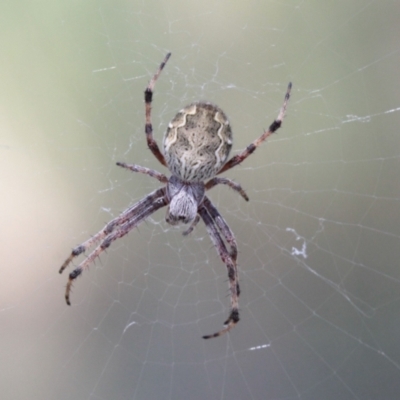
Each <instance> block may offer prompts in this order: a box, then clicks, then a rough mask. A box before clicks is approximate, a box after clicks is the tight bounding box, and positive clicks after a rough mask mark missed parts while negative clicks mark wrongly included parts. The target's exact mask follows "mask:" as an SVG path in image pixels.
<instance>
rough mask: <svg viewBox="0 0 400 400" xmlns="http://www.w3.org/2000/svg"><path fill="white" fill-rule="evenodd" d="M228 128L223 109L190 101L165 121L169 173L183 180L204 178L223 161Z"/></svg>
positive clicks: (229, 134) (229, 142) (229, 139)
mask: <svg viewBox="0 0 400 400" xmlns="http://www.w3.org/2000/svg"><path fill="white" fill-rule="evenodd" d="M231 147H232V130H231V127H230V125H229V121H228V118H227V117H226V115H225V113H224V112H223V111H222V110H221V109H220V108H219V107H217V106H215V105H213V104H210V103H193V104H190V105H189V106H187V107H185V108H184V109H182V110H181V111H179V112H178V114H177V115H176V116H175V118H174V119H173V120H172V121H171V122H170V123H169V125H168V129H167V131H166V133H165V136H164V156H165V159H166V161H167V164H168V168H169V170H170V171H171V173H172V174H173V175H175V176H177V177H179V178H180V179H182V180H183V181H186V182H188V181H196V182H199V181H204V180H206V179H209V178H212V177H213V176H215V175H216V174H217V173H218V171H219V170H220V169H221V168H222V166H223V165H224V164H225V162H226V160H227V158H228V156H229V152H230V150H231Z"/></svg>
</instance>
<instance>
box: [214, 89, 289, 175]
mask: <svg viewBox="0 0 400 400" xmlns="http://www.w3.org/2000/svg"><path fill="white" fill-rule="evenodd" d="M291 90H292V83H291V82H290V83H289V85H288V88H287V91H286V94H285V99H284V101H283V105H282V108H281V110H280V111H279V114H278V116H277V117H276V119H275V121H274V122H273V123H272V124H271V125H270V127H269V129H268V130H267V131H265V132H264V133H263V134H262V135H261V136H260V137H259V138H258V139H256V140H255V141H254V142H253V143H251V144H249V145H248V146H247V147H246V148H245V149H244V150H243V151H242V152H241V153H240V154H237V155H236V156H233V157H232V158H231V159H230V160H228V161H227V162H226V163H225V165H224V166H223V167H222V168H221V170H220V171H219V172H218V174H221V173H222V172H225V171H227V170H228V169H231V168H233V167H235V166H236V165H238V164H240V163H241V162H242V161H244V160H245V159H246V158H247V157H248V156H249V155H250V154H252V153H254V151H255V150H256V148H257V147H258V146H259V145H260V144H261V143H262V142H264V141H265V140H266V139H267V138H268V137H269V136H271V135H272V134H273V133H274V132H276V131H277V130H278V129H279V128H280V127H281V125H282V120H283V118H284V117H285V114H286V107H287V104H288V101H289V98H290V91H291Z"/></svg>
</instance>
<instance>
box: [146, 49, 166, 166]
mask: <svg viewBox="0 0 400 400" xmlns="http://www.w3.org/2000/svg"><path fill="white" fill-rule="evenodd" d="M170 57H171V53H168V54H167V55H166V56H165V58H164V61H163V62H162V63H161V65H160V66H159V68H158V70H157V72H156V73H155V74H154V76H153V78H151V81H150V82H149V84H148V85H147V87H146V90H145V91H144V102H145V107H146V125H145V132H146V139H147V145H148V146H149V149H150V150H151V152H152V153H153V155H154V156H155V157H156V158H157V160H158V161H159V162H160V163H161V164H162V165H164V166H165V167H166V166H167V162H166V161H165V158H164V155H163V154H162V153H161V151H160V149H159V147H158V144H157V142H156V141H155V139H154V138H153V125H152V123H151V102H152V99H153V90H154V86H155V84H156V82H157V79H158V77H159V76H160V74H161V71H162V70H163V68H164V66H165V64H166V63H167V61H168V59H169V58H170Z"/></svg>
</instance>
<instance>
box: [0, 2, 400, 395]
mask: <svg viewBox="0 0 400 400" xmlns="http://www.w3.org/2000/svg"><path fill="white" fill-rule="evenodd" d="M1 8H2V9H3V12H2V15H3V16H6V17H7V19H6V20H4V21H3V23H2V28H1V29H2V30H3V31H4V32H3V33H4V34H3V35H2V36H3V37H7V38H8V40H7V42H4V43H3V52H2V53H3V54H4V55H5V58H4V61H3V62H2V64H1V67H0V68H1V69H2V77H3V79H2V83H1V85H2V90H1V93H2V101H1V111H2V112H1V120H0V121H1V125H2V127H1V132H2V135H1V142H0V151H1V154H2V157H1V161H2V165H1V166H2V168H0V171H1V182H2V187H3V190H2V222H3V226H2V232H3V240H2V243H3V246H2V255H3V256H2V261H3V262H2V266H1V268H2V278H3V279H2V283H3V285H2V290H1V304H2V312H1V313H0V317H1V324H2V332H3V336H2V345H1V354H2V360H3V362H2V367H1V374H0V376H1V377H2V378H1V381H2V384H1V386H2V388H3V390H2V391H3V393H4V394H5V396H4V398H13V399H23V398H31V399H36V398H38V399H39V398H40V399H42V398H57V399H115V400H117V399H188V398H190V399H285V400H289V399H300V398H301V399H338V398H340V399H352V400H353V399H363V400H364V399H377V398H379V399H395V398H397V397H398V393H399V391H400V353H399V345H398V341H399V337H400V318H399V313H398V309H399V306H400V269H399V262H398V260H399V255H400V254H399V253H400V251H399V249H400V223H399V222H400V221H399V219H400V218H399V215H400V212H399V211H400V209H399V194H400V193H399V192H400V191H399V188H400V186H399V178H398V177H399V173H400V165H399V156H400V140H399V135H398V126H399V124H400V121H399V110H400V96H399V95H398V93H400V91H399V90H398V85H399V83H398V65H399V63H400V60H399V54H400V45H399V41H398V37H399V34H400V32H399V24H398V18H399V8H398V6H397V4H396V2H392V1H387V0H384V1H380V2H374V1H353V2H345V1H339V2H335V3H334V4H333V3H332V4H328V3H326V2H325V3H323V2H320V3H317V2H309V1H293V2H275V1H249V2H237V4H235V5H233V4H232V2H228V1H216V2H215V1H213V2H202V3H199V2H192V1H188V2H155V1H148V2H139V1H131V2H124V1H110V0H105V1H92V2H83V3H74V2H72V3H71V2H64V4H56V3H54V2H50V1H48V2H42V3H41V4H38V3H37V2H33V3H32V2H25V5H24V7H23V8H21V7H20V4H18V6H14V3H9V4H8V3H7V4H2V6H1ZM22 10H23V11H22ZM167 51H171V52H172V57H171V59H170V61H169V62H168V64H167V66H166V68H165V70H164V71H163V73H162V75H161V76H160V79H159V80H158V82H157V85H156V89H155V95H154V102H153V116H152V120H153V127H154V132H155V137H156V139H157V140H158V142H159V143H161V140H162V135H163V132H164V130H165V128H166V126H167V123H168V122H169V120H170V119H171V118H172V117H173V116H174V115H175V113H176V112H177V110H179V109H180V108H182V107H183V106H184V105H186V104H188V103H190V102H192V101H195V100H208V101H212V102H214V103H216V104H218V105H219V106H220V107H221V108H222V109H223V110H224V111H225V112H226V113H227V115H228V116H229V118H230V121H231V123H232V127H233V132H234V140H235V141H234V150H235V151H236V152H237V151H239V150H241V149H243V148H244V147H245V146H246V145H248V144H249V143H250V142H251V141H252V140H254V139H255V138H256V137H258V136H259V135H260V134H261V133H262V131H263V129H264V128H266V127H268V126H269V124H270V123H271V122H272V121H273V119H274V118H275V117H276V115H277V113H278V110H279V108H280V106H281V104H282V101H283V96H284V93H285V90H286V86H287V83H288V82H289V81H290V80H291V81H293V85H294V86H293V91H292V99H291V101H290V103H289V106H288V111H287V117H286V119H285V121H284V123H283V126H282V129H281V130H279V131H278V134H277V135H274V136H273V137H272V138H270V139H269V140H268V141H267V143H265V144H263V145H262V146H261V147H260V148H259V149H258V150H257V151H256V152H255V153H254V154H253V155H252V156H251V157H249V158H248V159H247V160H246V161H245V162H244V163H243V164H242V165H241V166H239V167H236V168H235V169H233V170H231V171H229V172H228V173H226V174H225V175H224V176H227V177H229V178H231V179H234V180H235V181H237V182H240V183H241V184H242V186H243V187H244V189H245V190H246V191H247V193H248V195H249V197H250V202H249V203H246V202H244V201H243V199H242V198H241V197H240V196H239V195H238V194H237V193H235V192H233V191H232V190H230V189H228V188H227V187H217V188H215V189H213V190H212V192H210V198H211V199H212V201H213V202H214V204H215V205H216V206H217V207H218V209H219V211H220V212H221V214H222V215H223V216H224V217H225V219H226V221H227V222H228V224H229V226H230V227H231V228H232V230H233V232H234V233H235V236H236V239H237V242H238V246H239V257H238V268H239V273H240V284H241V289H242V294H241V297H240V299H239V301H240V303H239V304H240V315H241V321H240V322H239V324H238V325H237V326H236V327H235V328H234V329H233V330H232V331H231V332H230V333H229V334H228V335H225V336H224V337H221V338H218V339H215V340H209V341H204V340H202V339H201V336H202V335H204V334H209V333H213V332H215V331H217V330H219V329H220V328H221V327H222V323H223V321H224V320H225V319H226V317H227V316H228V314H229V297H228V291H227V288H228V285H227V276H226V268H225V266H224V265H223V264H222V262H221V261H220V259H219V257H218V255H217V253H216V251H215V249H214V248H213V246H212V244H211V241H210V239H209V237H208V235H207V232H206V230H205V228H204V226H203V224H202V223H200V224H199V225H198V226H197V227H196V229H195V230H194V232H192V234H191V235H190V236H189V237H183V236H182V234H181V233H182V231H183V229H182V228H180V229H177V228H174V227H171V226H168V225H167V224H166V223H165V222H164V211H161V212H157V213H156V214H154V215H153V216H152V217H151V218H150V219H149V220H147V221H146V222H145V223H143V224H142V225H140V227H139V228H138V229H136V230H134V231H133V232H131V233H130V234H129V235H128V236H127V237H125V238H123V239H121V240H118V241H117V242H115V243H113V245H112V246H111V248H110V249H109V250H108V251H107V253H103V255H102V256H101V259H100V260H99V261H98V262H97V263H96V264H95V265H93V266H92V267H91V269H90V272H87V273H84V274H83V277H82V278H81V279H78V280H77V282H76V284H75V286H74V290H73V293H72V297H71V299H72V307H71V308H69V307H67V306H66V305H65V302H64V299H63V294H64V285H65V283H66V280H67V274H64V275H62V276H59V275H58V274H57V270H58V268H59V267H60V265H61V263H62V262H63V260H64V259H65V257H67V255H68V253H69V251H70V248H71V247H72V246H74V245H76V244H78V243H81V242H82V241H83V240H85V239H86V238H88V237H89V236H90V235H91V234H94V233H96V232H97V231H98V230H99V229H101V228H102V226H103V225H104V224H105V223H106V222H108V221H109V220H110V219H112V218H113V217H115V216H117V215H118V214H119V213H120V212H121V211H122V210H124V209H125V208H126V207H127V206H128V205H130V204H133V203H134V202H136V201H138V200H139V199H140V198H142V197H143V196H145V195H146V194H148V193H149V192H151V191H152V190H154V189H155V188H156V187H159V186H160V185H159V183H158V182H157V181H155V180H154V179H151V178H150V177H148V176H141V175H139V174H130V173H129V172H128V171H125V170H122V169H120V168H118V167H116V166H115V162H116V161H125V162H130V163H137V164H140V165H142V166H145V167H149V168H153V169H157V170H159V171H160V172H163V173H166V172H167V171H166V170H165V169H164V168H163V167H162V166H160V165H159V164H158V162H157V160H155V159H154V157H153V156H152V155H151V153H150V151H148V150H147V148H146V144H145V137H144V133H143V129H144V104H143V90H144V88H145V85H146V84H147V82H148V80H149V79H150V77H151V75H152V74H153V73H154V72H155V70H156V69H157V67H158V65H159V63H160V62H161V60H162V59H163V57H164V56H165V54H166V52H167ZM396 88H397V89H396ZM234 154H235V153H234ZM22 382H23V385H21V383H22Z"/></svg>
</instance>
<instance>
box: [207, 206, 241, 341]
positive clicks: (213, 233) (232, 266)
mask: <svg viewBox="0 0 400 400" xmlns="http://www.w3.org/2000/svg"><path fill="white" fill-rule="evenodd" d="M210 204H211V202H209V204H207V203H206V204H204V203H203V205H202V206H201V207H200V208H199V214H200V216H201V218H202V219H203V221H204V224H205V225H206V229H207V231H208V234H209V235H210V238H211V240H212V241H213V243H214V246H215V247H216V249H217V251H218V253H219V255H220V257H221V260H222V261H223V263H224V264H225V265H226V267H227V269H228V278H229V288H230V292H231V296H230V297H231V313H230V314H229V317H228V319H227V320H226V321H225V322H224V325H225V328H224V329H222V330H220V331H218V332H216V333H213V334H211V335H205V336H203V339H211V338H214V337H218V336H221V335H223V334H224V333H226V332H228V331H230V330H231V329H232V328H233V327H234V326H235V325H236V324H237V323H238V322H239V303H238V298H239V294H240V289H239V282H238V273H237V267H236V258H234V257H232V256H231V254H230V253H229V252H228V250H227V248H226V246H225V243H224V241H223V240H222V237H221V234H220V233H219V231H218V228H219V226H218V223H217V222H216V221H215V220H214V218H213V217H212V214H214V212H213V210H212V211H211V213H210V210H209V206H210ZM217 213H218V211H217ZM218 214H219V213H218ZM228 229H229V228H228ZM224 236H225V234H224ZM227 240H228V239H227Z"/></svg>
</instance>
